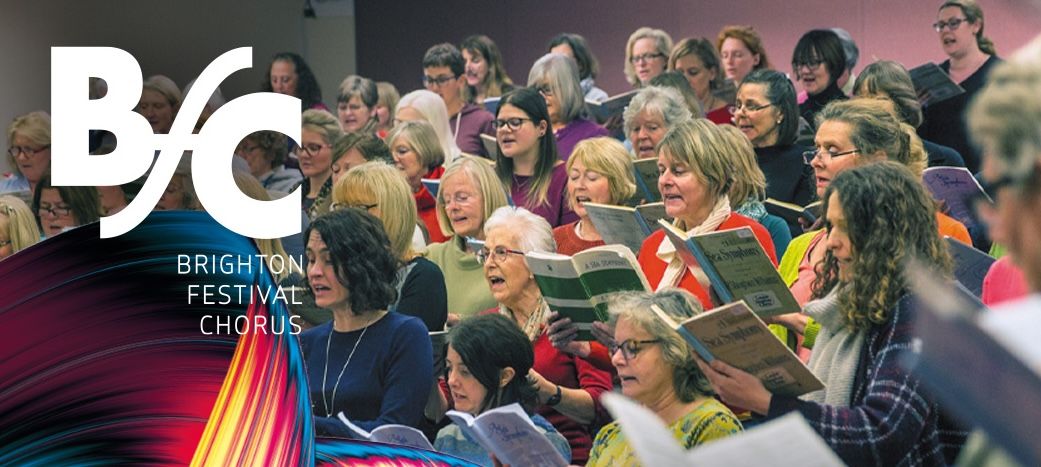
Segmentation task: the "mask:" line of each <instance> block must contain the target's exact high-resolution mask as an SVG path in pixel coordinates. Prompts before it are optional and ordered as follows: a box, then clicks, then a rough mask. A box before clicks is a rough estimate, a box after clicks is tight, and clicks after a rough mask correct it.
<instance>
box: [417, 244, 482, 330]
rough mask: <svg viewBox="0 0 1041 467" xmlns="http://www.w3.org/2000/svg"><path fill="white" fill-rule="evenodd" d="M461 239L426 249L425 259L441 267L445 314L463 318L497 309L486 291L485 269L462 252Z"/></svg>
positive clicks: (473, 257) (474, 259)
mask: <svg viewBox="0 0 1041 467" xmlns="http://www.w3.org/2000/svg"><path fill="white" fill-rule="evenodd" d="M463 241H464V240H463V238H462V237H459V236H454V237H452V238H451V239H450V240H449V241H446V242H444V243H434V244H432V245H430V246H429V247H427V252H426V258H427V259H428V260H430V261H431V262H433V263H434V264H436V265H437V266H438V267H439V268H441V272H442V273H444V276H445V288H446V289H447V290H448V312H449V313H455V314H457V315H459V316H460V317H462V318H466V317H468V316H473V315H475V314H477V313H478V312H480V311H481V310H487V309H489V308H492V307H494V306H496V304H497V303H496V302H495V298H493V297H492V292H491V290H489V289H488V282H487V281H486V280H485V278H484V268H482V267H481V265H480V264H479V263H478V262H477V257H475V256H474V255H472V254H470V253H467V252H466V251H465V245H464V244H463Z"/></svg>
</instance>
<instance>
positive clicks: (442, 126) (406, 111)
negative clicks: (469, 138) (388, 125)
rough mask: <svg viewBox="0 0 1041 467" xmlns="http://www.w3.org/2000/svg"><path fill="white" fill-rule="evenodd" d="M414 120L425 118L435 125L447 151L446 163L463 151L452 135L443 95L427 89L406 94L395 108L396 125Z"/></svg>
mask: <svg viewBox="0 0 1041 467" xmlns="http://www.w3.org/2000/svg"><path fill="white" fill-rule="evenodd" d="M412 120H423V121H426V122H428V123H430V125H431V126H433V127H434V131H435V132H436V133H437V139H438V141H439V142H440V143H441V150H442V151H443V152H444V153H445V164H447V163H449V162H452V161H454V160H455V159H456V158H457V157H459V155H460V154H461V153H462V151H460V149H459V146H458V145H457V144H456V142H455V137H454V136H452V128H451V126H450V125H449V124H448V109H447V108H446V107H445V101H443V100H442V99H441V96H438V95H437V94H435V93H434V92H432V91H427V90H426V89H420V90H418V91H412V92H410V93H408V94H405V95H404V96H403V97H402V98H401V100H400V101H398V106H397V107H396V108H395V109H394V125H397V124H398V123H401V122H408V121H412Z"/></svg>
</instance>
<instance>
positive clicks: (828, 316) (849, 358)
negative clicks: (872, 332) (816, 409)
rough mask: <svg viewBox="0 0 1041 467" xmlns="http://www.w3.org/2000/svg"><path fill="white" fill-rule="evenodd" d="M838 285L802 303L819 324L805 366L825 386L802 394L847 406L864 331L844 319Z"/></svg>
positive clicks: (865, 334) (814, 399)
mask: <svg viewBox="0 0 1041 467" xmlns="http://www.w3.org/2000/svg"><path fill="white" fill-rule="evenodd" d="M840 288H842V286H841V285H840V286H837V287H835V288H834V289H832V290H831V292H828V295H825V296H824V297H822V298H820V299H817V300H812V301H810V302H808V303H807V304H806V306H805V307H803V311H804V312H805V313H806V314H807V315H809V316H810V317H811V318H813V319H814V320H816V321H817V322H819V323H820V325H821V330H820V333H819V334H817V340H816V341H815V342H814V344H813V353H812V354H810V362H809V364H808V365H807V366H808V367H809V368H810V371H813V374H814V375H817V377H818V378H820V380H821V381H822V382H824V389H822V390H820V391H814V392H811V393H809V394H806V395H804V396H802V397H803V399H804V400H808V401H813V402H817V403H821V404H828V405H833V406H835V407H849V405H850V403H851V400H850V397H851V396H852V394H853V383H854V381H855V380H856V378H857V370H858V367H859V366H860V352H861V350H862V349H863V348H864V342H865V340H866V336H867V331H864V330H855V329H854V328H853V327H852V326H849V325H848V324H847V323H846V316H845V314H844V313H843V312H842V308H841V307H840V306H839V289H840Z"/></svg>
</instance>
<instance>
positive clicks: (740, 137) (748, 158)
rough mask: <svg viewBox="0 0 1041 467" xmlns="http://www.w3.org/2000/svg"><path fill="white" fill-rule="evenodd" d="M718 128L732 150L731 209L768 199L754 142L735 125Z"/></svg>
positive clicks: (764, 176)
mask: <svg viewBox="0 0 1041 467" xmlns="http://www.w3.org/2000/svg"><path fill="white" fill-rule="evenodd" d="M742 84H743V83H742ZM718 128H719V131H720V133H721V135H722V136H723V141H724V143H726V144H727V145H728V146H729V148H730V149H729V150H728V151H727V154H729V155H730V164H731V171H730V173H731V180H733V183H732V184H731V185H730V191H729V192H728V193H727V195H728V196H729V197H730V207H731V208H733V209H735V210H736V209H737V208H739V207H741V206H743V205H744V204H745V203H746V202H748V201H762V200H764V199H766V175H765V174H763V169H761V168H759V162H757V161H756V155H755V148H753V147H752V142H751V141H749V140H748V137H747V136H745V134H744V133H742V132H741V130H739V129H738V128H737V127H736V126H734V125H719V126H718Z"/></svg>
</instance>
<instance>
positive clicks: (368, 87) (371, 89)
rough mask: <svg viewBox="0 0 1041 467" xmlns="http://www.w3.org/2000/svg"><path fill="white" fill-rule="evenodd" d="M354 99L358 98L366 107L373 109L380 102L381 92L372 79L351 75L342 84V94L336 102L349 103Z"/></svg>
mask: <svg viewBox="0 0 1041 467" xmlns="http://www.w3.org/2000/svg"><path fill="white" fill-rule="evenodd" d="M352 97H357V98H358V99H359V100H361V102H362V104H365V107H368V108H370V109H371V108H373V107H375V106H376V103H377V102H379V90H378V89H376V83H375V82H373V81H372V80H371V79H369V78H366V77H364V76H358V75H350V76H348V77H346V78H344V79H343V82H341V83H340V94H339V95H338V96H337V97H336V102H348V101H350V100H351V98H352Z"/></svg>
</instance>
